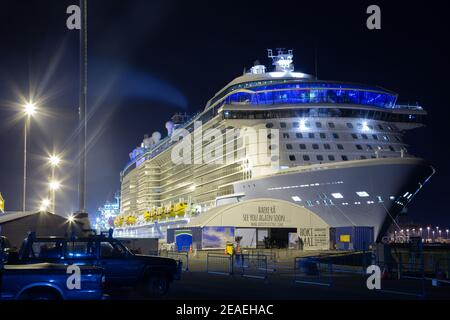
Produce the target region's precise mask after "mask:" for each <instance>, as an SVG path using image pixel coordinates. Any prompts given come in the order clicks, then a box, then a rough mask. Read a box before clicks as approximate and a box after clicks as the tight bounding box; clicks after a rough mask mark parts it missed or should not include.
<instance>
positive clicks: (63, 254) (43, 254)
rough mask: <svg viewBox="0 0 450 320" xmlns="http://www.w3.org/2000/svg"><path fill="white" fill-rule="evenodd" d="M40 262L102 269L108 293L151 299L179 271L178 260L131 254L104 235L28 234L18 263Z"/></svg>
mask: <svg viewBox="0 0 450 320" xmlns="http://www.w3.org/2000/svg"><path fill="white" fill-rule="evenodd" d="M41 262H50V263H64V264H77V265H93V266H98V267H101V268H103V269H104V270H105V277H106V288H105V289H106V291H107V292H108V293H110V294H114V293H116V292H117V290H118V289H119V291H120V290H121V289H127V288H132V289H134V290H138V291H139V292H140V293H142V294H143V295H145V296H152V297H159V296H162V295H164V294H166V293H167V291H168V289H169V286H170V284H171V283H172V281H173V280H175V279H179V278H180V275H181V270H182V264H181V262H180V261H179V262H177V261H175V260H174V259H170V258H163V257H157V256H147V255H139V254H133V253H132V252H131V251H130V250H128V249H127V248H126V247H125V246H124V245H123V244H122V243H121V242H120V241H119V240H117V239H114V238H112V237H107V236H104V235H96V236H90V237H86V238H72V239H65V238H56V237H39V238H37V237H36V236H35V235H34V234H33V233H31V234H30V235H29V236H28V237H27V239H25V241H24V242H23V244H22V247H21V249H20V251H19V255H18V263H21V264H32V263H41Z"/></svg>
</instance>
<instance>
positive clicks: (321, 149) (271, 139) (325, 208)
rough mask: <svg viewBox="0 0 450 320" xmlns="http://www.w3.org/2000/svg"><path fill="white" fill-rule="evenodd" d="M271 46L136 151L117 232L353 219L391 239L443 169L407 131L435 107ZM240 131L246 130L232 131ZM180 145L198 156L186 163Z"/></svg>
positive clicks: (124, 181)
mask: <svg viewBox="0 0 450 320" xmlns="http://www.w3.org/2000/svg"><path fill="white" fill-rule="evenodd" d="M268 56H269V58H270V59H271V60H272V62H273V66H272V67H271V68H270V69H271V70H269V68H267V67H266V66H265V65H262V64H260V63H258V62H255V65H254V66H253V67H251V68H250V69H249V70H248V71H244V74H243V75H242V76H239V77H237V78H236V79H234V80H233V81H231V82H230V83H228V84H227V85H226V86H225V87H223V88H222V89H221V90H220V91H218V92H217V93H216V94H215V95H214V97H212V99H210V100H209V101H208V102H207V104H206V106H205V108H204V109H203V110H202V111H201V112H199V113H198V114H196V115H194V116H192V117H189V116H187V115H186V114H177V115H175V116H174V117H173V118H172V119H171V120H170V121H168V122H167V123H166V128H167V135H166V134H164V135H165V137H163V136H162V135H161V134H160V133H158V132H156V133H154V134H152V135H151V136H145V138H144V140H143V142H142V144H141V145H140V146H139V147H138V148H136V149H135V150H133V152H131V153H130V159H131V161H130V162H129V163H128V164H127V165H126V166H125V168H124V169H123V171H122V172H121V174H120V179H121V196H122V198H121V208H120V212H121V213H120V215H119V216H118V217H117V218H116V220H115V234H116V235H119V236H129V237H158V238H161V239H166V238H167V234H168V233H167V231H168V230H169V229H171V228H172V229H176V228H189V227H199V228H201V227H206V226H215V227H231V228H242V229H245V228H254V229H271V228H273V229H286V230H289V231H292V232H297V233H298V234H299V235H301V234H305V232H307V231H305V230H313V232H315V231H314V230H327V231H326V233H327V234H326V235H325V241H329V235H328V230H329V229H331V228H339V227H349V226H350V227H371V228H373V232H374V238H375V239H376V240H377V241H382V239H383V236H384V234H385V233H386V231H387V229H388V228H389V227H390V226H391V225H392V224H395V221H396V218H397V216H398V215H399V214H400V213H401V212H402V210H404V209H405V208H406V207H407V206H408V204H409V203H410V202H411V201H412V199H413V198H414V197H415V196H416V194H417V193H418V191H419V190H420V189H421V188H422V187H423V186H424V185H425V183H426V182H427V181H428V180H429V179H430V177H431V176H432V175H433V174H434V172H435V170H434V169H433V167H432V166H431V165H430V164H428V163H427V162H426V161H425V160H423V159H421V158H419V157H417V156H415V155H413V154H411V153H410V151H409V148H408V147H409V146H408V144H407V142H406V141H405V139H404V135H405V133H406V132H407V131H409V130H413V129H417V128H420V127H422V126H424V119H425V117H426V114H427V113H426V111H425V110H424V109H423V108H422V107H420V106H417V105H414V106H410V105H401V104H399V103H398V102H397V99H398V95H397V94H396V93H394V92H392V91H390V90H387V89H384V88H382V87H379V86H374V85H365V84H357V83H350V82H342V81H324V80H319V79H317V78H316V77H315V76H312V75H308V74H305V73H301V72H296V71H295V70H294V65H293V51H292V50H284V49H277V50H275V51H273V50H270V49H269V50H268ZM205 85H207V84H205ZM199 124H200V125H201V127H200V126H199ZM199 128H201V132H200V134H198V133H197V135H199V137H198V136H197V139H195V138H196V137H195V136H196V133H195V132H196V130H198V129H199ZM208 130H209V131H213V130H215V131H214V132H216V133H217V132H219V133H220V134H221V135H222V136H221V137H219V138H218V137H217V136H214V137H212V136H211V137H210V136H208V134H206V133H207V132H208ZM233 130H234V131H233ZM248 130H250V131H252V132H256V133H257V137H258V139H260V140H258V142H257V143H256V144H257V146H255V143H254V142H252V141H250V140H251V139H250V140H249V139H245V138H243V135H242V132H247V131H248ZM230 131H231V132H235V133H236V132H240V133H238V134H234V135H233V134H232V135H231V136H232V138H231V139H226V138H229V137H228V136H227V137H225V136H226V135H227V134H228V133H227V132H230ZM216 135H217V134H216ZM186 141H187V142H188V144H186ZM192 141H193V142H192ZM218 141H220V142H221V143H222V145H223V147H217V146H218V145H217V142H218ZM183 144H184V145H183ZM186 146H187V147H186ZM183 148H184V149H183ZM186 148H188V149H186ZM189 148H190V150H191V151H192V152H188V151H189ZM198 149H200V150H203V152H197V151H196V150H198ZM180 150H184V151H183V152H182V153H183V155H184V156H185V159H184V160H186V158H189V159H190V160H191V161H181V162H180V161H175V160H174V154H175V155H179V154H180ZM211 150H213V151H211ZM205 154H208V155H209V160H210V161H204V160H205V159H204V158H205ZM260 156H263V157H262V158H265V159H269V161H260V160H259V159H260ZM219 157H220V158H225V157H226V158H227V161H215V160H217V159H218V158H219ZM211 158H214V159H212V160H213V161H211ZM230 159H231V160H230ZM252 210H253V211H252ZM252 212H253V213H254V214H253V213H252ZM285 213H286V214H285ZM302 228H306V229H302ZM302 230H303V231H302ZM265 232H266V233H264V234H266V235H267V230H265ZM315 241H318V240H317V239H316V240H315ZM319 242H320V241H319ZM325 246H326V244H325Z"/></svg>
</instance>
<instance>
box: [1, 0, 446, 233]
mask: <svg viewBox="0 0 450 320" xmlns="http://www.w3.org/2000/svg"><path fill="white" fill-rule="evenodd" d="M76 2H77V1H74V0H39V1H37V0H36V1H32V0H30V1H24V0H4V1H2V7H1V10H0V146H1V152H0V192H2V194H3V195H4V197H5V199H6V206H7V209H8V210H19V209H20V208H21V192H22V161H23V160H22V159H23V158H22V157H23V142H22V139H23V137H22V136H23V121H22V120H21V121H19V122H17V121H16V122H14V121H12V119H13V118H14V117H15V116H16V115H17V110H14V108H13V106H12V103H13V102H16V101H19V100H18V99H19V96H18V92H21V93H22V94H23V95H25V96H28V92H29V91H30V90H32V91H35V92H39V93H40V95H39V97H40V98H42V97H45V98H46V100H45V101H44V102H43V103H42V109H43V111H45V113H46V114H45V115H41V116H39V118H38V119H36V121H33V122H32V128H31V134H32V137H31V138H30V145H29V153H30V162H29V186H30V187H29V191H28V192H29V195H30V197H29V202H28V206H29V207H36V205H37V200H38V199H39V198H42V197H43V196H44V194H43V190H44V189H45V187H44V186H43V184H42V183H43V182H44V181H45V180H46V179H47V175H48V172H49V169H48V168H46V167H45V161H44V159H43V158H42V157H43V156H44V155H45V153H46V150H52V149H53V148H56V149H57V150H59V151H63V152H64V154H65V159H66V162H65V163H64V165H63V167H62V168H61V170H60V171H59V172H58V175H59V176H60V177H63V178H64V186H65V188H64V195H63V196H59V197H58V201H59V204H60V206H59V207H60V208H61V210H60V211H61V213H68V212H71V211H75V209H76V204H77V193H76V189H77V187H76V185H77V180H76V177H77V167H76V165H77V162H76V148H77V139H76V125H77V107H76V106H77V103H78V100H77V97H78V49H77V45H78V35H77V33H76V32H75V31H69V30H67V29H66V26H65V21H66V18H67V15H66V13H65V12H66V8H67V6H69V5H71V4H76ZM370 4H378V5H380V7H381V9H382V30H378V31H369V30H368V29H367V28H366V27H365V22H366V18H367V14H366V13H365V11H366V8H367V7H368V5H370ZM449 9H450V8H449V4H448V1H426V2H425V1H421V2H418V3H415V2H410V1H389V2H387V1H386V2H384V1H375V2H373V1H370V2H369V1H301V0H297V1H282V2H276V1H270V2H263V1H179V2H176V1H156V0H151V1H149V0H129V1H120V0H90V4H89V46H90V48H89V62H90V66H89V81H90V82H89V89H90V95H89V108H90V110H91V118H90V122H89V135H90V138H91V139H90V141H91V144H90V151H89V156H88V193H89V194H88V209H89V211H90V212H92V211H95V209H96V208H97V207H98V206H99V205H101V204H102V202H104V201H105V200H107V199H108V198H110V197H112V195H113V193H114V191H116V190H118V189H119V186H120V183H119V172H120V170H121V169H122V168H123V166H124V165H125V163H126V162H127V161H128V153H129V152H130V151H131V150H132V149H133V147H135V146H136V145H138V144H139V143H140V141H141V139H142V137H143V135H144V134H145V133H152V132H153V131H155V130H158V131H160V132H164V123H165V121H166V120H167V119H169V118H170V117H171V115H172V114H173V113H175V112H177V111H187V112H189V113H194V112H196V111H199V110H200V109H201V108H203V107H204V105H205V103H206V101H207V100H208V99H210V98H211V97H212V95H213V94H214V93H215V92H217V91H218V90H219V89H221V88H222V87H223V86H224V85H225V84H226V83H227V82H229V81H231V80H232V79H233V78H235V77H236V76H239V75H240V74H241V73H242V70H243V69H244V68H245V67H249V66H251V65H252V64H253V61H254V60H256V59H258V60H260V61H262V62H264V63H266V64H269V61H268V60H267V58H266V48H277V47H285V48H292V49H294V54H295V65H296V69H298V70H300V71H303V72H306V73H314V52H315V48H317V51H318V61H319V63H318V72H319V78H321V79H327V80H346V81H355V82H361V83H368V84H376V85H381V86H383V87H386V88H388V89H391V90H393V91H396V92H398V93H399V95H400V99H399V100H400V102H405V103H408V102H409V103H416V102H419V103H420V104H421V105H423V106H424V107H425V108H426V110H427V111H428V112H429V117H428V120H427V127H425V128H422V129H419V130H417V131H415V132H413V133H410V134H409V142H410V143H411V146H410V149H412V150H413V152H414V153H415V154H416V155H419V156H421V157H424V158H425V159H427V160H429V161H430V162H431V164H433V165H434V166H435V167H436V169H437V174H436V175H435V176H434V177H433V179H432V180H431V181H430V184H429V185H427V186H426V188H424V190H423V191H422V192H421V193H420V194H419V195H418V196H417V198H416V199H415V201H414V202H413V204H412V205H411V206H410V208H409V209H410V210H409V215H410V217H411V219H413V220H415V221H418V222H422V223H433V224H440V225H442V226H444V225H449V223H448V222H449V219H448V214H449V209H448V207H447V203H446V202H445V200H446V199H449V198H450V191H449V190H450V188H448V185H447V178H448V177H450V167H449V166H448V164H447V163H448V159H449V158H448V155H449V152H448V151H447V148H448V143H447V141H448V126H449V123H450V117H449V116H450V111H449V102H448V101H449V99H448V94H449V92H450V90H449V88H448V86H449V81H448V78H449V71H450V70H449V69H450V68H449V57H450V52H449V51H450V50H449V49H448V42H449V31H450V27H449V22H448V21H450V10H449ZM30 88H31V89H30ZM33 88H34V89H33ZM386 183H389V182H388V181H387V182H386Z"/></svg>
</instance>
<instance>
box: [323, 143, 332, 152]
mask: <svg viewBox="0 0 450 320" xmlns="http://www.w3.org/2000/svg"><path fill="white" fill-rule="evenodd" d="M323 148H324V149H325V150H330V149H331V146H330V145H329V144H328V143H325V144H324V145H323Z"/></svg>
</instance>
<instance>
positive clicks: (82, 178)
mask: <svg viewBox="0 0 450 320" xmlns="http://www.w3.org/2000/svg"><path fill="white" fill-rule="evenodd" d="M80 12H81V28H80V97H79V109H78V114H79V126H78V127H79V128H80V135H79V146H80V165H79V169H80V173H79V181H78V201H79V202H78V212H86V136H87V119H86V111H87V91H88V90H87V86H88V79H87V59H88V57H87V49H88V36H87V31H88V29H87V26H88V22H87V0H80Z"/></svg>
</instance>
